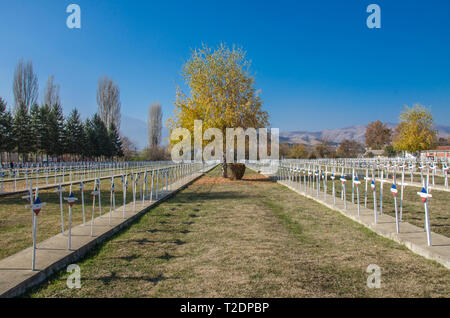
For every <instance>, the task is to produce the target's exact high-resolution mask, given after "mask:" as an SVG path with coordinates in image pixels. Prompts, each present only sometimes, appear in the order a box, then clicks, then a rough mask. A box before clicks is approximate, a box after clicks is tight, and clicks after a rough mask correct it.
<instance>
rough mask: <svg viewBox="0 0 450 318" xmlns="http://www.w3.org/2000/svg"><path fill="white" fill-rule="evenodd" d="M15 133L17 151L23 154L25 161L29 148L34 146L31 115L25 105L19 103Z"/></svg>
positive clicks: (15, 117) (15, 120) (15, 118)
mask: <svg viewBox="0 0 450 318" xmlns="http://www.w3.org/2000/svg"><path fill="white" fill-rule="evenodd" d="M14 135H15V143H16V149H17V153H18V154H19V155H22V160H23V161H24V162H25V161H26V160H27V155H28V153H29V150H30V149H32V148H33V145H32V144H31V142H32V136H31V123H30V116H29V114H28V112H27V108H26V106H25V105H19V107H17V110H16V112H15V116H14Z"/></svg>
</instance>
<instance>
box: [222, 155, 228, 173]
mask: <svg viewBox="0 0 450 318" xmlns="http://www.w3.org/2000/svg"><path fill="white" fill-rule="evenodd" d="M222 177H224V178H228V166H227V155H226V153H225V152H224V153H223V161H222Z"/></svg>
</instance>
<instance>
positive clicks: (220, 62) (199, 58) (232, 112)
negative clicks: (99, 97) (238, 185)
mask: <svg viewBox="0 0 450 318" xmlns="http://www.w3.org/2000/svg"><path fill="white" fill-rule="evenodd" d="M182 77H183V79H184V81H185V84H186V85H187V86H188V88H189V93H187V94H185V93H184V92H182V91H181V89H179V88H178V89H177V95H176V101H175V112H174V113H175V115H174V116H173V117H172V118H170V119H169V127H170V129H171V130H173V129H175V128H187V129H188V130H189V131H190V132H191V137H193V132H194V120H202V121H203V131H202V133H204V130H206V129H207V128H217V129H219V130H221V131H222V133H223V134H225V130H226V128H237V127H242V128H244V129H246V128H248V127H253V128H262V127H266V126H267V125H268V113H267V112H266V111H263V110H262V101H261V98H260V97H259V96H258V91H256V89H255V88H254V82H255V80H254V77H253V76H252V75H251V74H250V62H249V61H248V60H247V59H246V52H245V51H244V50H243V49H242V48H240V47H236V46H233V47H232V48H230V47H228V46H227V45H225V44H221V45H219V46H218V47H217V48H216V49H214V50H212V49H211V48H208V47H207V46H205V45H204V46H203V47H202V48H200V49H195V50H193V51H192V53H191V56H190V58H189V60H188V61H187V62H186V63H185V64H184V66H183V70H182ZM205 142H206V141H205ZM225 144H226V141H225V140H224V141H223V146H224V147H225ZM223 164H224V170H223V175H224V176H226V157H225V151H224V157H223Z"/></svg>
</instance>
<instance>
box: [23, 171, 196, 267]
mask: <svg viewBox="0 0 450 318" xmlns="http://www.w3.org/2000/svg"><path fill="white" fill-rule="evenodd" d="M203 168H205V166H204V164H199V163H191V164H186V163H183V164H177V165H174V166H171V167H167V168H160V169H149V170H147V169H146V170H144V171H137V172H134V171H132V172H131V173H129V174H123V175H122V176H121V181H122V186H123V210H122V218H123V219H125V216H126V215H125V207H126V195H127V190H128V187H129V183H128V178H130V180H132V193H133V209H134V211H136V202H137V199H138V198H137V192H138V190H137V189H138V187H139V194H140V198H141V200H142V207H144V206H145V201H146V199H149V200H150V201H152V200H153V195H155V198H154V199H155V200H158V198H159V197H160V195H161V194H163V193H164V191H169V190H171V189H172V187H173V185H174V184H175V183H176V182H181V181H182V180H184V179H185V178H187V177H188V176H191V175H193V174H194V173H196V172H198V171H200V170H201V169H203ZM141 176H142V178H141ZM148 176H150V180H149V178H148ZM60 181H61V178H60ZM100 182H101V179H100V178H97V179H95V182H94V185H93V191H92V192H91V195H92V213H91V229H90V230H91V232H90V233H91V236H92V237H93V236H94V220H95V208H96V201H98V212H99V216H101V215H102V206H101V184H100ZM84 188H85V184H84V181H80V183H79V186H78V189H79V190H80V194H81V204H82V213H83V226H84V225H85V223H86V218H85V201H84ZM72 190H73V184H71V185H70V189H69V195H68V196H67V197H64V198H63V192H64V191H65V190H64V188H63V187H62V185H61V183H60V184H59V185H58V187H57V189H56V190H55V191H54V192H55V193H58V196H59V206H60V214H61V233H62V235H64V232H65V228H64V211H63V210H64V209H63V200H65V201H67V203H68V206H69V224H68V234H67V236H68V237H67V249H68V250H70V249H71V241H72V239H71V238H72V235H71V234H72V207H73V205H74V204H75V203H76V202H77V201H78V198H76V197H75V195H74V193H73V191H72ZM115 190H116V188H115V183H114V176H111V181H110V191H109V192H110V208H109V212H110V213H109V225H110V226H111V215H112V212H113V211H114V210H115ZM172 190H173V189H172ZM22 198H24V199H26V200H27V201H29V205H27V206H26V208H27V209H31V216H32V234H33V253H32V266H31V268H32V270H35V263H36V244H37V242H36V232H37V216H38V214H39V213H40V211H41V210H42V208H43V207H44V206H45V205H46V203H45V202H41V200H40V198H39V187H36V189H35V191H34V194H33V187H32V183H31V181H30V182H29V190H28V194H27V195H26V196H23V197H22ZM97 198H98V200H96V199H97Z"/></svg>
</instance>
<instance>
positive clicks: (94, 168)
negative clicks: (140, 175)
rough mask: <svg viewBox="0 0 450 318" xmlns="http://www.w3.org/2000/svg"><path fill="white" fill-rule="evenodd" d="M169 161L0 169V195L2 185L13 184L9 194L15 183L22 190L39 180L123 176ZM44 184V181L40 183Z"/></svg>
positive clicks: (2, 188) (15, 187) (14, 188)
mask: <svg viewBox="0 0 450 318" xmlns="http://www.w3.org/2000/svg"><path fill="white" fill-rule="evenodd" d="M172 165H173V163H172V162H169V161H152V162H138V163H136V162H121V163H114V164H113V163H109V164H105V163H98V164H92V163H78V164H76V165H65V164H60V165H53V166H43V167H39V166H38V167H35V168H34V167H32V168H28V167H27V168H24V169H19V168H15V169H0V193H4V184H8V183H10V184H13V187H12V186H11V188H12V189H10V191H9V192H16V191H17V190H19V189H18V187H17V182H18V181H22V180H23V181H25V186H24V188H22V190H26V189H28V183H29V182H30V181H32V180H34V184H35V185H37V186H38V185H39V182H40V180H45V184H46V185H48V184H49V180H50V179H52V178H53V179H54V183H55V184H56V183H57V178H62V182H63V183H65V182H66V180H67V181H68V182H74V181H81V180H83V179H91V178H98V177H104V176H108V175H110V174H111V173H113V174H123V173H126V172H127V171H130V170H142V169H145V168H150V167H153V168H157V167H161V166H172ZM42 182H44V181H42Z"/></svg>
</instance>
